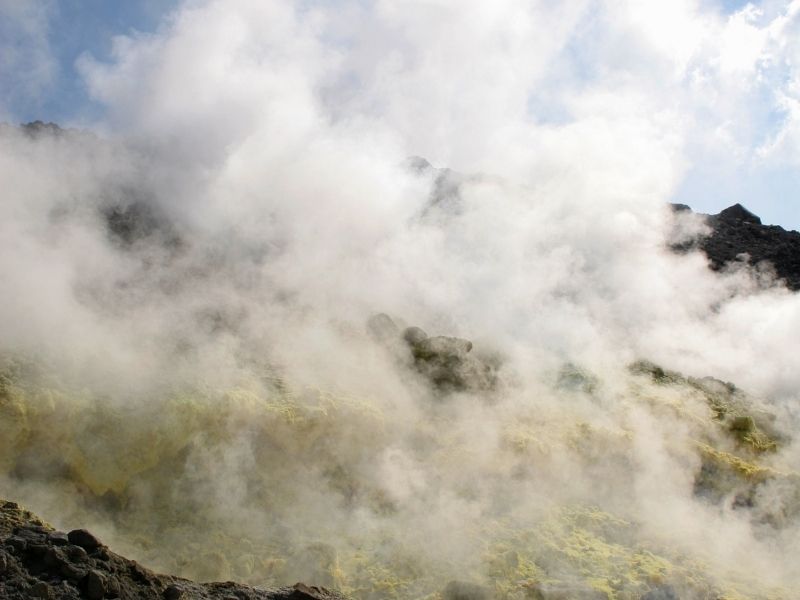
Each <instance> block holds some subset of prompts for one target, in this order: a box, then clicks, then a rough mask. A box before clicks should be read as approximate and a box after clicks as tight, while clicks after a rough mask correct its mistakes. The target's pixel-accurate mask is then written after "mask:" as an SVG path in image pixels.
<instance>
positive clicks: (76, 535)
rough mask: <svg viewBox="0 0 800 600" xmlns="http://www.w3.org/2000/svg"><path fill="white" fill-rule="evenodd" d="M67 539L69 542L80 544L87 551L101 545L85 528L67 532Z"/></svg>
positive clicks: (91, 550)
mask: <svg viewBox="0 0 800 600" xmlns="http://www.w3.org/2000/svg"><path fill="white" fill-rule="evenodd" d="M67 539H68V540H69V541H70V543H72V544H74V545H76V546H80V547H81V548H83V549H84V550H86V551H87V552H93V551H95V550H97V549H98V548H99V547H100V546H102V545H103V544H102V543H101V542H100V540H98V539H97V538H96V537H95V536H94V535H93V534H91V533H89V532H88V531H86V530H85V529H73V530H72V531H70V532H69V533H68V534H67Z"/></svg>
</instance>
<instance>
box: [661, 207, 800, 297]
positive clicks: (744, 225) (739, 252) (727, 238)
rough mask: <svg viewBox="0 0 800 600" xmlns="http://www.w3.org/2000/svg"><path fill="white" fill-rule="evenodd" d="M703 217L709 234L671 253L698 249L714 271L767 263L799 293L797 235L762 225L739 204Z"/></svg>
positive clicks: (799, 237) (682, 210)
mask: <svg viewBox="0 0 800 600" xmlns="http://www.w3.org/2000/svg"><path fill="white" fill-rule="evenodd" d="M672 209H673V211H675V212H676V213H678V214H681V213H685V212H686V211H687V210H689V207H687V206H686V205H683V204H673V205H672ZM704 217H705V221H706V224H707V225H708V226H709V227H710V229H711V233H710V235H708V236H705V237H701V238H699V239H697V240H692V241H689V242H684V243H681V244H677V245H673V246H672V248H673V250H675V251H678V252H685V251H687V250H691V249H693V248H699V249H701V250H702V251H703V252H705V254H706V256H708V259H709V266H710V267H711V268H712V269H713V270H715V271H720V270H722V269H724V268H726V267H727V266H728V265H731V264H736V263H742V262H744V263H747V264H750V265H759V264H767V265H769V267H770V268H772V269H774V271H775V274H776V276H777V277H778V278H779V279H782V280H783V281H784V282H785V284H786V287H787V288H789V289H790V290H793V291H797V290H800V232H797V231H786V230H785V229H784V228H783V227H779V226H777V225H764V224H762V223H761V219H760V218H759V217H758V216H756V215H754V214H753V213H752V212H750V211H749V210H747V209H746V208H745V207H744V206H742V205H741V204H734V205H733V206H730V207H728V208H726V209H725V210H723V211H722V212H720V213H719V214H716V215H704Z"/></svg>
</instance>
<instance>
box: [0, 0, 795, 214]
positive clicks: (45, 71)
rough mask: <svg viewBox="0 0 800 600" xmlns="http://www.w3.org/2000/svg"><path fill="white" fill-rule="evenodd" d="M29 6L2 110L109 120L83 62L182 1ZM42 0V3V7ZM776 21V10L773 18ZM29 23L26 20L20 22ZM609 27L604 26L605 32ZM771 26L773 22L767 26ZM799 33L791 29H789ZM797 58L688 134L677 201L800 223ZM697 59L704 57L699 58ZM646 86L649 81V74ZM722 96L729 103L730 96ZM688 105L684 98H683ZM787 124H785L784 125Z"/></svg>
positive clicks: (725, 6) (588, 72)
mask: <svg viewBox="0 0 800 600" xmlns="http://www.w3.org/2000/svg"><path fill="white" fill-rule="evenodd" d="M324 4H331V3H330V2H325V3H324ZM333 4H334V5H335V4H336V3H333ZM690 4H691V3H690ZM695 4H697V5H698V6H704V7H705V10H707V11H710V12H711V13H716V14H717V15H719V18H720V23H724V22H725V19H729V22H733V20H734V19H735V17H736V15H737V14H739V13H742V11H747V10H748V9H749V8H753V9H761V12H760V13H758V12H753V15H754V16H751V17H750V21H748V23H747V24H748V26H750V25H752V26H753V27H752V28H753V29H754V28H755V26H756V25H759V26H760V22H762V21H763V22H766V21H768V20H769V19H774V16H775V15H780V13H781V11H782V10H786V11H788V10H789V9H787V8H786V7H787V6H789V3H788V2H783V3H782V2H773V1H769V2H764V3H762V4H763V7H762V6H755V5H748V3H747V2H743V1H741V0H722V1H721V2H719V3H716V2H708V1H706V2H700V3H699V4H698V3H695ZM29 6H30V7H35V8H34V9H31V10H28V11H27V12H26V10H25V9H20V8H19V4H17V2H16V0H0V19H2V20H1V21H0V36H2V38H4V39H5V42H0V44H3V45H4V48H6V49H8V48H11V49H12V50H13V52H12V53H11V54H9V53H8V52H6V54H7V55H9V56H12V58H10V59H8V60H7V61H6V63H5V64H4V63H3V62H2V61H0V69H4V70H5V73H4V72H3V71H0V86H1V87H0V108H2V112H0V115H2V117H4V118H5V119H6V120H12V121H17V122H27V121H31V120H35V119H41V120H45V121H56V122H59V123H66V124H77V125H81V124H91V123H95V122H99V121H102V120H103V119H104V117H105V115H106V113H107V111H108V109H109V105H108V102H107V101H104V102H100V101H98V100H96V99H93V98H92V97H90V94H89V92H88V88H87V84H86V81H85V77H84V76H82V75H81V72H80V70H79V69H78V68H77V67H76V61H78V60H79V59H80V58H81V57H86V56H90V57H91V58H92V60H94V61H95V62H96V63H97V64H101V65H102V64H106V63H113V62H114V60H115V59H114V57H112V56H111V49H112V41H113V39H114V38H115V36H120V35H123V36H129V37H131V38H134V39H136V38H141V37H142V36H147V35H150V34H158V32H159V30H160V28H161V29H163V19H164V18H165V15H168V14H169V13H170V11H172V10H174V9H175V8H176V7H177V6H178V1H177V0H140V1H124V2H123V1H119V2H118V1H110V0H58V1H50V2H48V1H46V0H41V1H40V2H31V3H30V4H29ZM36 8H38V9H40V10H38V12H37V10H36ZM34 13H36V14H34ZM692 14H695V13H692ZM742 14H743V13H742ZM3 21H5V22H3ZM775 21H777V19H774V20H773V23H774V22H775ZM20 23H24V24H25V26H24V27H20ZM602 26H603V25H602V24H601V25H598V26H597V28H598V31H600V29H601V28H602ZM594 27H595V26H594V25H591V26H590V27H589V31H590V32H593V31H594V29H593V28H594ZM728 29H732V28H728ZM740 29H741V28H740ZM763 29H764V31H766V30H767V29H768V28H767V27H766V25H765V26H764V27H763ZM676 31H677V32H678V35H682V34H683V32H682V30H681V29H680V28H678V29H676ZM796 32H797V30H791V31H789V34H791V33H796ZM606 34H607V32H605V33H604V32H602V31H600V34H599V35H598V36H597V37H596V38H594V39H592V40H589V41H587V39H586V36H584V37H582V38H581V37H576V38H574V39H572V40H571V41H569V43H568V48H571V50H570V56H569V57H568V58H567V59H565V61H566V62H565V63H564V64H565V65H567V67H566V70H567V71H568V72H569V76H570V77H571V78H572V79H571V80H570V81H568V82H567V84H564V82H563V79H564V76H563V74H559V73H555V74H551V75H550V76H549V79H550V80H552V81H553V82H555V83H554V85H553V87H552V88H551V89H550V91H542V92H541V94H539V95H537V94H534V95H533V96H531V97H530V99H529V107H531V108H530V109H531V110H533V111H539V114H537V115H536V116H537V118H538V119H539V121H542V122H544V121H547V120H548V118H549V119H552V118H554V117H555V118H556V119H557V120H558V121H564V122H568V121H569V120H570V119H572V118H575V115H574V114H572V113H571V112H570V110H568V109H566V108H564V107H565V106H567V105H568V104H569V102H568V101H566V100H564V98H565V97H567V95H568V94H567V91H568V92H569V93H573V94H575V93H577V92H576V90H578V89H580V88H582V87H583V88H586V87H588V86H589V85H591V84H592V83H593V82H595V81H596V80H598V79H602V78H603V77H606V76H607V74H606V71H605V70H603V69H602V68H600V69H598V68H597V67H598V65H597V64H594V63H593V62H592V61H593V60H594V57H595V55H596V53H597V51H598V45H602V44H605V43H607V42H608V39H610V37H609V36H608V35H606ZM789 34H787V35H789ZM590 35H594V33H591V34H590ZM656 41H658V40H656ZM784 45H785V44H784ZM2 49H3V48H0V50H2ZM601 51H605V49H601ZM670 51H671V50H670ZM678 51H679V49H678V50H676V52H678ZM692 51H693V52H696V54H694V55H692V58H690V59H688V60H689V64H688V65H687V64H686V63H685V64H684V65H683V68H684V69H685V75H683V76H682V77H683V80H684V84H685V85H684V87H686V86H688V85H689V84H688V83H686V82H687V81H689V78H690V77H693V76H694V75H695V74H696V73H697V72H700V71H702V70H703V69H704V68H706V66H707V64H712V63H713V61H711V62H709V63H707V64H706V63H702V62H701V61H700V59H697V58H696V56H697V55H698V53H699V52H700V51H698V50H696V49H695V50H692ZM765 52H766V51H765ZM687 56H688V55H687ZM792 58H793V57H792V56H790V55H787V56H784V57H780V60H774V57H773V62H772V63H771V64H769V65H767V66H763V65H764V61H761V62H760V63H759V67H758V72H757V73H755V72H754V73H755V74H754V75H753V77H754V80H753V81H754V83H752V84H751V85H749V86H748V88H747V90H746V91H745V92H741V91H740V88H741V86H740V87H737V88H736V90H737V92H736V93H739V94H740V95H741V99H740V100H739V103H738V104H737V105H736V106H733V105H731V106H729V107H728V110H729V111H730V114H729V115H728V117H727V121H726V122H724V123H723V121H722V120H720V121H719V123H714V127H716V128H717V129H719V128H723V125H724V129H726V131H727V132H728V133H726V135H731V136H732V137H731V140H732V141H731V146H730V148H727V147H726V144H725V143H721V144H716V145H715V143H709V138H708V136H706V137H705V138H698V139H693V138H692V136H691V135H690V136H689V138H688V139H687V140H686V147H687V148H688V150H687V161H688V164H687V168H686V170H685V174H684V176H683V177H682V179H681V181H680V183H679V184H678V185H677V189H676V191H675V192H674V195H673V197H672V200H673V201H676V202H682V203H685V204H689V205H690V206H692V207H693V208H695V209H696V210H699V211H702V212H717V211H719V210H721V209H722V208H724V207H725V206H728V205H730V204H733V203H734V202H740V203H742V204H744V205H745V206H748V207H750V208H751V210H753V211H754V212H756V213H758V214H759V215H761V217H762V219H763V220H764V222H766V223H775V224H780V225H783V226H785V227H787V228H793V229H800V174H799V173H800V171H799V170H798V169H799V168H800V150H798V149H796V148H795V145H797V144H796V143H795V142H794V141H793V140H794V136H795V135H797V137H798V138H800V134H795V130H798V131H800V126H797V127H795V125H794V123H793V122H792V120H791V118H790V116H791V115H790V113H791V106H793V105H791V104H786V103H784V104H780V102H779V101H778V100H776V98H778V97H781V98H784V97H787V96H788V98H789V99H788V100H787V101H786V102H790V101H792V102H793V101H794V98H793V97H791V94H792V93H794V91H796V90H795V89H794V87H792V86H791V85H789V84H790V82H791V80H792V78H793V77H796V76H797V75H796V74H794V72H793V71H787V70H786V69H785V68H784V67H783V62H781V61H784V62H787V63H788V62H791V59H792ZM612 60H614V59H612ZM34 61H38V63H41V65H43V66H41V65H38V63H37V65H38V66H37V68H33V67H32V66H31V65H32V64H34ZM691 61H695V62H697V65H698V66H692V64H691ZM714 64H715V63H714ZM601 66H602V65H601ZM624 68H625V69H627V70H628V71H630V70H631V69H637V68H642V67H640V66H634V67H631V66H630V64H628V65H627V66H625V67H624ZM646 70H647V65H645V66H644V68H642V73H645V76H643V77H642V79H643V81H644V80H646V79H647V76H646ZM720 81H722V80H720ZM726 81H727V80H726ZM643 85H645V86H647V85H650V84H648V83H647V82H646V81H645V83H644V84H643ZM719 85H720V86H721V85H723V84H719ZM724 85H728V83H724ZM737 85H738V84H737ZM795 87H796V86H795ZM730 89H733V88H730ZM565 90H567V91H565ZM718 91H719V92H720V94H723V95H724V94H726V93H729V88H725V89H723V88H722V87H720V89H719V90H718ZM693 93H694V92H693ZM723 102H725V103H726V104H729V103H728V102H726V101H725V100H724V98H723ZM676 103H677V101H676ZM787 107H788V108H787ZM684 109H685V106H684V107H681V110H684ZM704 110H705V111H708V114H709V117H710V118H709V123H711V121H713V120H714V119H717V118H719V114H718V112H719V111H718V110H717V107H716V106H714V105H710V106H704V105H703V104H702V102H700V103H699V104H698V105H697V106H692V107H690V108H689V112H690V113H691V115H692V118H694V119H699V120H702V119H703V111H704ZM709 127H711V125H709ZM783 129H785V130H786V131H785V132H782V130H783ZM731 132H732V133H731ZM781 140H782V141H781ZM779 141H780V143H778V142H779ZM790 155H791V156H790ZM795 155H796V156H795Z"/></svg>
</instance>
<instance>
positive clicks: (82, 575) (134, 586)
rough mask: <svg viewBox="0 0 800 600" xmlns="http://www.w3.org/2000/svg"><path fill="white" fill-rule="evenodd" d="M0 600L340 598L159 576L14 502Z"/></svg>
mask: <svg viewBox="0 0 800 600" xmlns="http://www.w3.org/2000/svg"><path fill="white" fill-rule="evenodd" d="M0 598H7V599H9V600H15V599H20V600H22V599H23V598H25V599H29V598H42V599H50V600H73V599H74V600H77V599H79V598H86V599H89V600H102V599H103V598H120V599H121V600H134V599H136V600H151V599H152V600H191V599H195V598H197V599H207V600H212V599H218V600H343V599H344V596H342V595H340V594H338V593H336V592H331V591H329V590H327V589H325V588H320V587H313V586H308V585H305V584H302V583H298V584H296V585H294V586H293V587H288V588H280V589H275V590H265V589H259V588H252V587H248V586H244V585H239V584H236V583H233V582H224V583H196V582H193V581H189V580H186V579H181V578H179V577H173V576H169V575H159V574H157V573H154V572H152V571H150V570H149V569H146V568H145V567H143V566H141V565H140V564H138V563H137V562H135V561H132V560H128V559H126V558H124V557H122V556H120V555H118V554H115V553H114V552H111V551H110V550H109V549H108V548H107V547H106V546H105V545H104V544H103V543H102V542H101V541H100V540H99V539H97V537H95V536H94V535H93V534H91V533H90V532H88V531H86V530H84V529H76V530H73V531H70V532H69V533H64V532H61V531H56V530H55V529H53V528H52V527H50V526H49V525H47V524H46V523H45V522H44V521H42V520H41V519H40V518H38V517H37V516H36V515H34V514H33V513H31V512H29V511H27V510H24V509H23V508H21V507H20V506H19V505H17V504H16V503H14V502H8V501H3V500H0Z"/></svg>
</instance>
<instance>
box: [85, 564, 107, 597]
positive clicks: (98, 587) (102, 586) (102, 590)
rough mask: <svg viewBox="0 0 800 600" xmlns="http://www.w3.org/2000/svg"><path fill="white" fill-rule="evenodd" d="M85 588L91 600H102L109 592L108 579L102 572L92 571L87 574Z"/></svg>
mask: <svg viewBox="0 0 800 600" xmlns="http://www.w3.org/2000/svg"><path fill="white" fill-rule="evenodd" d="M83 587H84V590H85V592H86V597H87V598H88V599H89V600H101V599H102V598H103V597H104V596H105V595H106V591H107V586H106V577H105V575H103V574H102V573H101V572H100V571H97V570H95V569H92V570H90V571H89V572H88V573H87V574H86V579H84V581H83Z"/></svg>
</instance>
